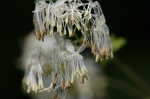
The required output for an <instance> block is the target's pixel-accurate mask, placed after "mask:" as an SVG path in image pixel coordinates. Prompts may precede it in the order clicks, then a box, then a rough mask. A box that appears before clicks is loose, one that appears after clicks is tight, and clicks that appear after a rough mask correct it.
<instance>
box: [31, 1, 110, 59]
mask: <svg viewBox="0 0 150 99" xmlns="http://www.w3.org/2000/svg"><path fill="white" fill-rule="evenodd" d="M33 18H34V25H35V32H36V34H37V37H38V39H43V38H44V36H45V35H46V34H49V35H53V33H55V32H57V33H59V34H60V35H61V36H64V35H67V34H68V35H69V37H72V36H74V35H75V34H77V33H78V31H80V32H81V34H82V35H83V37H84V39H83V42H86V43H88V44H86V45H89V47H90V48H91V49H92V53H93V54H94V55H95V56H96V61H98V60H103V59H108V58H110V57H113V55H112V47H111V43H110V38H109V29H108V27H107V26H106V24H105V18H104V15H103V12H102V10H101V7H100V5H99V3H98V2H93V1H92V0H87V3H83V2H82V1H81V0H57V1H56V2H55V3H54V2H49V3H47V2H46V1H45V0H39V1H38V2H36V7H35V10H34V17H33ZM77 30H78V31H77ZM54 31H55V32H54ZM84 44H85V43H84Z"/></svg>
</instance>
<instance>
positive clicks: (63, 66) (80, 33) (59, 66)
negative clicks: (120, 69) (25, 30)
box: [21, 0, 113, 99]
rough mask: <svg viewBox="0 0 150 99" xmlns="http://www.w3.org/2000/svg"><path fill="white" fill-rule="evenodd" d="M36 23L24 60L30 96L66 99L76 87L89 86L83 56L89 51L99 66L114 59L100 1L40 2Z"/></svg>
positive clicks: (38, 2)
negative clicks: (103, 61)
mask: <svg viewBox="0 0 150 99" xmlns="http://www.w3.org/2000/svg"><path fill="white" fill-rule="evenodd" d="M33 23H34V31H33V34H31V36H29V37H28V38H27V39H26V42H25V44H24V47H23V54H22V57H21V60H22V69H23V70H24V71H25V75H24V78H23V87H24V89H25V90H26V92H27V93H34V94H37V95H38V94H40V93H45V92H46V93H48V94H51V93H53V96H54V97H53V99H57V98H62V96H66V95H67V94H69V93H70V92H71V91H72V90H71V88H72V87H73V86H74V84H75V83H76V84H86V83H87V82H88V78H89V76H90V74H89V72H88V71H89V70H88V68H87V66H86V64H87V63H86V62H87V61H85V58H84V55H82V53H83V52H84V51H85V50H86V49H90V50H91V53H92V54H93V56H94V57H95V63H96V62H101V61H102V60H106V59H110V58H112V57H113V54H112V46H111V41H110V37H109V29H108V27H107V25H106V23H105V17H104V15H103V12H102V9H101V6H100V4H99V3H98V2H97V1H92V0H36V1H35V10H34V11H33ZM89 53H90V52H89ZM66 98H67V97H65V98H64V99H66ZM44 99H45V98H44Z"/></svg>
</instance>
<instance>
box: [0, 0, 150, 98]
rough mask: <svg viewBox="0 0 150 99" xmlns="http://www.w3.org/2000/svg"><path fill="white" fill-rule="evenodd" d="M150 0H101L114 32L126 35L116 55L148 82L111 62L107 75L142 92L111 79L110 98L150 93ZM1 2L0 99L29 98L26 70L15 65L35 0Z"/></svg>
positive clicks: (29, 24)
mask: <svg viewBox="0 0 150 99" xmlns="http://www.w3.org/2000/svg"><path fill="white" fill-rule="evenodd" d="M149 4H150V3H149V2H148V0H147V1H146V0H101V5H102V9H103V12H104V14H105V16H106V20H107V24H108V26H109V27H110V30H111V32H113V33H115V35H117V36H122V37H124V38H126V39H127V44H126V46H125V47H123V48H122V49H121V50H120V51H119V52H117V53H116V54H115V55H116V56H117V58H118V59H119V61H121V64H126V65H127V67H128V68H129V69H130V70H132V71H134V73H135V74H136V75H138V77H139V78H140V79H142V80H143V81H144V83H146V84H147V85H148V87H147V86H146V87H147V88H146V89H143V86H145V85H144V84H143V83H140V84H137V82H134V81H132V79H130V77H128V76H127V75H126V74H125V73H124V72H122V71H121V69H119V67H117V66H116V65H115V64H113V63H109V64H110V66H108V67H105V68H104V71H105V75H107V76H108V77H109V78H112V79H114V78H115V79H117V80H121V81H122V82H123V83H125V84H127V86H128V85H130V86H131V87H135V88H136V90H138V91H140V94H133V93H132V92H133V91H131V90H130V89H128V88H127V87H126V86H125V85H124V84H123V85H122V84H121V82H120V83H119V82H115V81H114V80H112V81H110V83H109V87H108V97H107V98H108V99H144V98H143V97H145V96H146V95H150V94H149V93H150V90H147V89H148V88H150V77H149V76H150V63H149V62H150V46H149V45H150V42H149V41H150V38H149V28H150V27H149V26H150V23H149V22H150V19H149V18H150V15H149ZM0 5H1V9H0V11H1V12H0V16H1V17H2V18H1V19H0V23H1V28H0V29H1V31H0V32H1V33H0V52H1V54H0V62H1V63H0V99H29V97H27V96H25V95H24V94H23V93H22V91H21V87H20V86H21V79H22V76H23V73H22V72H21V71H20V70H18V69H16V67H15V65H16V64H15V63H16V62H15V61H16V59H17V57H18V56H19V55H20V52H21V51H20V47H21V46H20V44H21V40H20V39H21V38H23V37H24V36H25V35H27V34H28V32H30V31H31V30H32V29H33V24H32V11H33V10H34V1H33V0H6V1H4V0H3V1H0ZM118 64H120V63H118ZM120 66H124V65H120ZM142 84H143V85H142ZM139 85H140V86H139Z"/></svg>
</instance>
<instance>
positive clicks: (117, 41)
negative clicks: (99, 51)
mask: <svg viewBox="0 0 150 99" xmlns="http://www.w3.org/2000/svg"><path fill="white" fill-rule="evenodd" d="M111 41H112V47H113V52H116V51H118V50H119V49H120V48H122V47H123V46H124V45H125V44H126V40H125V39H124V38H123V37H116V36H115V35H112V36H111Z"/></svg>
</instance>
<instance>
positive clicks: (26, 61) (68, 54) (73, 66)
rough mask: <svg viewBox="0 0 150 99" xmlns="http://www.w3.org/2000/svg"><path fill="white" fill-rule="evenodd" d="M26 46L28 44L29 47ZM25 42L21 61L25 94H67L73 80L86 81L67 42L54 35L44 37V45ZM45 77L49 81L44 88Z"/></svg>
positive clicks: (81, 62) (84, 71) (81, 63)
mask: <svg viewBox="0 0 150 99" xmlns="http://www.w3.org/2000/svg"><path fill="white" fill-rule="evenodd" d="M32 37H33V36H32ZM28 42H32V43H31V45H30V44H28ZM28 42H27V46H25V47H24V54H23V57H22V62H23V66H25V67H24V69H25V71H26V75H25V77H24V79H23V83H24V85H25V87H26V89H27V92H35V93H37V92H43V91H54V90H57V89H61V90H68V89H69V88H71V86H72V84H73V83H74V81H75V80H80V81H82V82H83V83H84V81H85V80H86V79H87V69H86V67H85V65H84V60H83V57H82V56H81V55H80V54H79V53H77V52H75V50H74V46H73V45H72V43H71V42H70V41H69V40H64V39H63V38H62V37H60V36H58V35H55V36H52V37H45V38H44V41H38V40H36V38H30V39H28ZM47 76H51V77H50V78H49V81H50V83H49V85H47V86H46V85H45V83H44V79H43V78H44V77H47Z"/></svg>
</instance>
